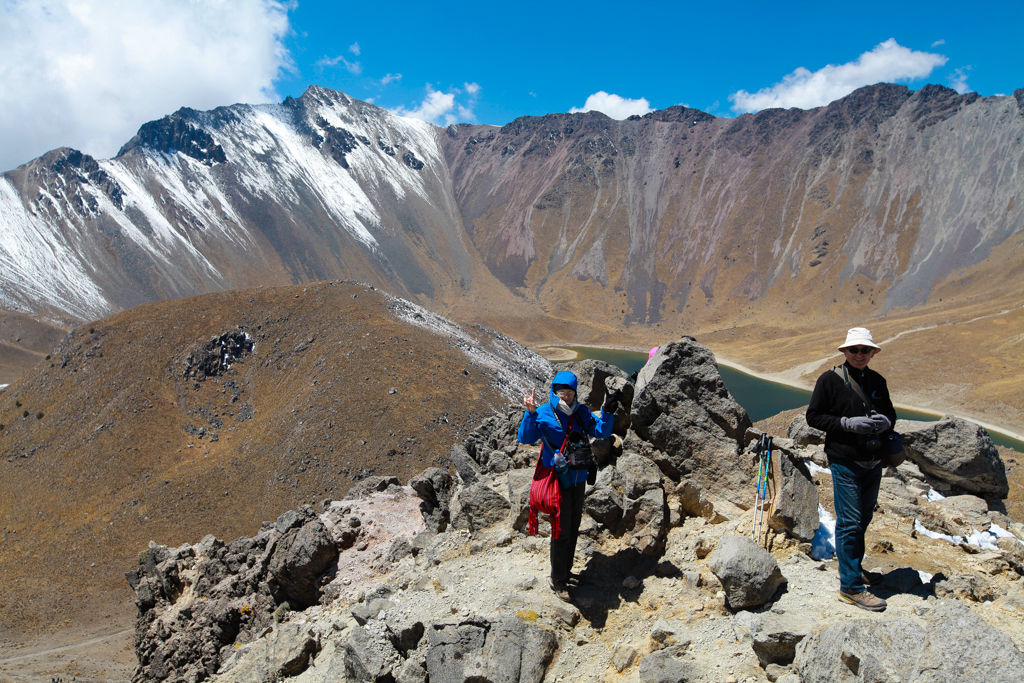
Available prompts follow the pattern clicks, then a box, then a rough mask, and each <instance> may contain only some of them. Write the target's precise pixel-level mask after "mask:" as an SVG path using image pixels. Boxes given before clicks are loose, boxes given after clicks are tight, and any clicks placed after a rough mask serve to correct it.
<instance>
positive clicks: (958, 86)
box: [949, 66, 974, 95]
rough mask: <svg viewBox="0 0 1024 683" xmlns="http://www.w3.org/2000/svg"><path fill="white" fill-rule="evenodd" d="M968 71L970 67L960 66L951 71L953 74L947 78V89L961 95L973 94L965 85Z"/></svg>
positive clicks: (971, 89) (969, 87) (972, 90)
mask: <svg viewBox="0 0 1024 683" xmlns="http://www.w3.org/2000/svg"><path fill="white" fill-rule="evenodd" d="M970 70H971V67H970V66H962V67H960V68H958V69H956V70H955V71H953V74H952V75H951V76H950V77H949V87H951V88H953V90H956V91H957V92H958V93H960V94H961V95H964V94H966V93H969V92H974V89H973V88H971V86H969V85H967V72H968V71H970Z"/></svg>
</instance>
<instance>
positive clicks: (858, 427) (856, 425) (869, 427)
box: [842, 415, 875, 434]
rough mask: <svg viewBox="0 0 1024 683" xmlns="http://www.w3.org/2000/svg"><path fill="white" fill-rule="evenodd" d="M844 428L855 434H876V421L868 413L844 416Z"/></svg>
mask: <svg viewBox="0 0 1024 683" xmlns="http://www.w3.org/2000/svg"><path fill="white" fill-rule="evenodd" d="M842 423H843V429H845V430H846V431H848V432H853V433H854V434H874V433H875V421H874V419H873V418H870V417H868V416H867V415H862V416H860V417H844V418H843V419H842Z"/></svg>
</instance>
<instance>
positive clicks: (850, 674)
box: [793, 619, 955, 683]
mask: <svg viewBox="0 0 1024 683" xmlns="http://www.w3.org/2000/svg"><path fill="white" fill-rule="evenodd" d="M924 637H925V631H924V629H923V628H921V627H920V626H918V625H917V624H914V623H912V622H909V621H906V620H902V619H894V620H882V621H878V620H873V619H857V620H855V621H842V622H838V623H835V624H833V625H831V626H827V627H824V628H820V629H816V630H814V631H812V632H811V633H810V634H809V635H808V636H807V637H806V638H804V639H803V640H801V641H800V643H798V644H797V646H796V659H795V660H794V662H793V665H794V667H795V668H796V669H797V673H798V674H799V675H800V680H801V681H802V683H841V682H847V681H848V682H850V683H852V682H853V681H858V682H860V681H908V682H909V681H912V680H913V678H912V677H913V675H914V673H915V668H916V664H917V657H916V654H917V653H918V652H920V649H921V643H922V642H923V641H924ZM949 680H955V679H949Z"/></svg>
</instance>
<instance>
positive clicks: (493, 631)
mask: <svg viewBox="0 0 1024 683" xmlns="http://www.w3.org/2000/svg"><path fill="white" fill-rule="evenodd" d="M427 642H428V643H429V644H430V650H429V651H428V653H427V666H426V668H427V673H428V675H429V678H430V681H431V682H434V681H436V682H438V683H463V682H464V681H472V680H480V681H495V683H498V682H501V683H517V682H521V683H540V681H541V680H543V678H544V671H545V669H546V668H547V665H548V663H550V661H551V657H552V655H554V653H555V649H556V648H557V640H556V639H555V636H554V634H552V633H549V632H548V631H545V630H543V629H540V628H538V627H536V626H532V625H529V624H526V623H523V622H522V621H519V620H514V619H513V620H509V619H503V620H499V621H495V622H489V621H486V620H482V619H481V620H468V621H462V622H456V623H438V624H433V625H431V627H430V628H429V629H428V630H427Z"/></svg>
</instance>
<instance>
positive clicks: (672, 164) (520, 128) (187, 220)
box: [0, 83, 1024, 432]
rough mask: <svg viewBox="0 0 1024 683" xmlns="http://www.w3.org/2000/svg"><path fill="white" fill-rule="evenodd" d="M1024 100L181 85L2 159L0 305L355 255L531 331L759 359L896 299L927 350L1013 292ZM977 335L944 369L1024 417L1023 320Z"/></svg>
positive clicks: (272, 276) (360, 268) (398, 285)
mask: <svg viewBox="0 0 1024 683" xmlns="http://www.w3.org/2000/svg"><path fill="white" fill-rule="evenodd" d="M1022 103H1024V90H1018V91H1016V92H1015V94H1014V96H1012V97H984V98H983V97H979V96H977V95H976V94H973V93H971V94H967V95H959V94H957V93H955V92H954V91H952V90H950V89H948V88H944V87H942V86H934V85H929V86H925V87H924V88H921V89H920V90H918V91H910V90H909V89H908V88H906V87H905V86H899V85H892V84H884V83H883V84H877V85H873V86H867V87H865V88H861V89H859V90H857V91H855V92H854V93H852V94H850V95H848V96H847V97H844V98H842V99H840V100H837V101H836V102H833V103H831V104H829V105H828V106H826V107H820V108H817V109H813V110H798V109H789V110H781V109H770V110H765V111H762V112H759V113H757V114H745V115H743V116H740V117H737V118H735V119H722V118H717V117H714V116H712V115H710V114H707V113H705V112H699V111H697V110H693V109H689V108H685V107H670V108H668V109H665V110H659V111H655V112H651V113H649V114H647V115H645V116H643V117H630V118H629V119H627V120H624V121H616V120H613V119H611V118H609V117H608V116H606V115H604V114H601V113H599V112H588V113H574V114H548V115H546V116H543V117H520V118H518V119H516V120H514V121H512V122H510V123H508V124H506V125H505V126H501V127H497V126H486V125H472V124H457V125H453V126H449V127H448V128H446V129H441V128H438V127H436V126H432V125H431V124H426V123H423V122H420V121H415V120H411V119H404V118H402V117H398V116H396V115H394V114H392V113H390V112H387V111H385V110H383V109H380V108H379V107H376V106H374V105H371V104H367V103H363V102H360V101H358V100H355V99H353V98H351V97H349V96H347V95H345V94H344V93H338V92H334V91H330V90H327V89H324V88H320V87H317V86H311V87H310V88H309V89H308V90H307V91H306V92H305V93H304V94H303V95H302V96H301V97H299V98H295V99H293V98H290V99H288V100H286V101H285V102H283V103H281V104H272V105H232V106H230V107H220V108H217V109H214V110H211V111H208V112H197V111H194V110H189V109H181V110H179V111H178V112H175V113H174V114H172V115H169V116H168V117H165V118H164V119H160V120H158V121H155V122H150V123H147V124H144V125H143V126H142V127H141V128H140V132H139V134H138V135H137V136H135V138H133V140H132V141H129V142H128V143H127V144H126V145H125V146H124V147H123V148H122V150H121V154H120V155H119V156H118V157H117V158H115V159H113V160H106V161H104V160H99V161H97V160H94V159H91V158H89V157H87V156H86V155H81V154H80V153H76V152H72V151H60V150H58V151H57V152H51V153H49V155H44V157H41V158H40V159H38V160H35V161H33V162H30V164H27V165H25V166H22V167H19V169H15V170H14V171H10V172H8V173H6V174H4V175H3V181H0V216H3V217H4V219H3V220H2V221H0V232H2V234H3V240H2V245H3V246H2V249H0V262H2V263H3V265H4V268H3V275H2V276H0V306H2V307H3V308H5V309H7V310H12V311H18V310H21V311H26V310H27V311H30V312H31V313H32V314H33V315H34V316H36V317H37V318H42V319H49V320H52V321H55V322H58V323H60V324H62V325H64V326H65V327H68V326H73V325H75V324H79V323H81V322H83V321H84V320H87V319H92V318H95V317H100V316H102V315H108V314H110V313H113V312H114V311H116V310H121V309H124V308H130V307H131V306H134V305H138V304H140V303H144V302H145V301H149V300H155V299H161V298H171V297H183V296H191V295H195V294H201V293H203V292H207V291H215V290H218V289H225V288H232V287H247V286H256V285H262V284H297V283H305V282H311V281H317V280H330V279H351V280H359V281H363V282H368V283H371V284H373V285H374V286H377V287H380V288H383V289H386V290H387V291H389V292H391V293H394V294H396V295H399V296H403V297H407V298H410V299H412V300H414V301H416V302H417V303H419V304H421V305H424V306H427V307H428V308H430V309H432V310H435V311H437V312H439V313H443V314H446V315H452V316H454V317H456V318H457V319H460V320H472V321H478V322H481V323H483V324H486V325H489V326H491V327H494V328H495V329H498V330H501V331H504V332H506V333H510V334H515V335H517V337H518V338H520V340H521V341H524V342H542V341H547V342H551V341H553V342H563V343H570V342H577V343H579V342H602V343H617V344H623V343H626V344H628V345H630V346H643V345H655V344H657V343H658V342H659V340H661V339H664V338H666V337H671V336H676V335H679V334H684V333H685V334H695V335H699V336H700V337H701V339H702V340H703V341H705V343H710V344H712V345H713V347H714V345H715V344H720V346H718V347H717V349H718V350H719V351H721V352H722V353H723V354H724V355H727V356H729V357H731V358H735V359H736V360H737V361H738V362H742V363H744V364H746V365H749V366H750V367H752V368H754V369H756V370H758V371H762V372H768V373H772V372H785V371H789V370H791V369H792V368H795V367H797V366H801V365H802V364H805V363H806V362H807V361H806V359H807V358H811V357H817V355H819V354H820V350H821V349H822V348H826V347H822V346H821V345H820V343H819V342H814V344H813V345H812V344H811V343H810V341H809V340H810V339H811V338H813V337H816V333H817V332H818V331H819V330H828V332H829V334H830V335H831V337H838V336H841V334H842V332H843V331H844V330H845V329H846V328H848V327H852V326H854V325H863V324H867V325H868V326H879V327H886V328H888V327H890V323H891V321H892V320H893V319H894V318H897V319H904V320H907V321H911V320H912V321H913V322H914V325H913V326H914V327H915V328H917V327H926V328H935V330H936V333H935V334H934V336H929V334H928V333H925V334H922V335H917V337H918V344H917V345H916V349H915V350H917V351H925V352H927V353H939V351H938V349H941V348H942V346H943V345H944V344H946V343H948V340H947V339H944V338H942V337H941V336H940V335H939V334H938V331H939V330H941V329H944V328H945V327H946V326H947V325H949V324H957V325H966V324H967V323H968V322H969V321H972V320H975V319H978V318H983V317H984V316H989V315H999V314H1000V313H1001V312H1003V311H1009V312H1010V313H1009V314H1008V318H1007V320H1014V321H1015V320H1016V319H1017V318H1019V317H1020V315H1021V312H1022V311H1021V305H1022V303H1021V302H1022V301H1024V287H1022V285H1021V282H1022V281H1024V277H1022V275H1024V256H1022V254H1024V252H1021V250H1020V249H1019V248H1018V246H1017V245H1018V243H1019V241H1020V240H1021V236H1022V235H1024V207H1022V206H1021V202H1020V201H1018V199H1019V197H1020V196H1022V195H1024V177H1022V176H1021V174H1019V173H1018V172H1017V170H1016V169H1017V168H1018V167H1019V165H1020V164H1021V163H1022V160H1024V145H1022V142H1021V140H1022V137H1024V104H1022ZM221 159H223V161H221ZM1011 326H1012V325H1011ZM908 327H909V326H908ZM737 329H743V330H747V331H748V334H747V335H746V339H745V340H743V339H738V338H737V337H736V335H735V334H734V332H735V330H737ZM769 330H773V331H778V334H780V335H781V339H782V340H784V341H783V342H782V343H781V344H780V345H779V346H784V347H786V350H785V352H784V355H785V357H786V363H787V364H786V365H783V364H782V362H781V361H780V359H779V358H778V357H777V356H778V352H777V351H776V352H775V353H773V352H769V351H767V350H766V348H765V345H764V344H763V333H765V332H767V331H769ZM898 332H899V330H897V331H893V332H891V333H890V334H889V336H894V335H895V334H897V333H898ZM988 332H989V333H994V334H995V336H994V337H990V338H987V339H985V345H986V346H985V351H986V358H990V359H991V360H988V361H985V362H984V363H983V362H981V361H980V360H975V359H971V358H968V359H967V360H965V361H964V362H965V363H966V365H965V367H963V368H962V369H960V368H956V369H954V370H953V372H954V373H955V375H956V376H955V378H954V379H955V381H956V382H957V383H961V384H962V383H965V382H970V381H976V382H977V384H978V390H977V391H976V392H975V393H974V395H972V396H971V398H970V401H969V402H968V409H969V410H973V411H974V412H975V414H978V415H983V414H984V415H985V416H986V417H985V419H987V420H989V421H994V422H996V423H1000V424H1005V425H1007V426H1008V427H1009V428H1012V429H1014V430H1015V431H1018V432H1020V431H1022V428H1021V427H1020V425H1021V424H1024V423H1022V420H1024V414H1022V413H1021V411H1020V410H1019V409H1014V408H1013V407H1012V406H1013V404H1014V400H1013V398H1012V397H1013V396H1014V395H1017V394H1018V393H1019V392H1020V391H1021V390H1022V389H1024V385H1021V384H1020V383H1019V382H1017V383H1016V384H1015V383H1014V380H1013V379H1012V378H1011V376H1010V373H1009V372H1008V370H1006V369H1007V368H1009V367H1011V366H1012V365H1013V364H1014V363H1015V362H1016V361H1015V360H1014V359H1015V358H1017V355H1016V354H1017V351H1016V349H1017V348H1018V345H1017V344H1016V343H1015V342H1014V336H1013V335H1012V334H1011V333H1010V332H1009V328H1008V327H1006V326H1002V327H1000V326H995V327H991V328H990V329H989V330H988ZM773 334H774V332H773ZM804 338H807V340H808V341H804ZM922 339H925V340H926V341H924V342H923V343H922V342H921V341H920V340H922ZM830 343H831V342H826V344H830ZM976 343H977V339H976V338H975V340H974V341H973V342H972V344H976ZM974 348H976V347H975V346H973V345H970V346H966V347H964V349H963V351H964V352H966V354H965V355H970V352H971V351H973V349H974ZM893 351H896V349H893ZM900 353H901V354H902V353H903V352H902V351H900ZM901 360H905V361H907V362H911V361H914V360H916V359H914V358H913V357H912V356H911V357H903V356H901ZM925 372H926V374H927V376H928V379H930V380H933V381H941V380H942V378H941V377H938V376H937V375H936V373H935V371H934V370H930V369H926V370H925ZM972 378H973V379H972ZM899 379H903V378H899ZM906 379H907V382H908V383H913V382H914V381H915V380H914V379H913V378H912V377H908V378H906ZM802 381H803V382H804V383H805V384H807V383H809V382H811V381H813V369H810V370H808V373H807V374H805V375H803V376H802ZM940 398H941V399H942V400H943V401H944V402H945V405H946V406H958V404H959V403H961V402H960V400H959V399H958V398H957V397H956V396H955V395H954V394H950V393H948V392H947V393H946V394H945V395H942V396H940ZM1006 406H1009V408H1007V407H1006ZM958 407H959V406H958ZM991 415H994V416H995V419H994V420H993V419H992V417H990V416H991Z"/></svg>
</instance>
